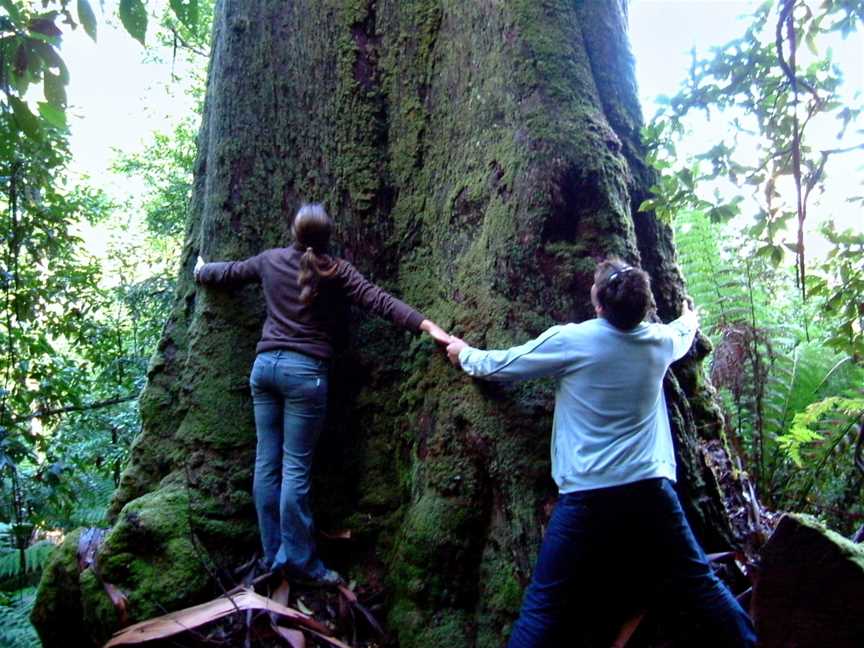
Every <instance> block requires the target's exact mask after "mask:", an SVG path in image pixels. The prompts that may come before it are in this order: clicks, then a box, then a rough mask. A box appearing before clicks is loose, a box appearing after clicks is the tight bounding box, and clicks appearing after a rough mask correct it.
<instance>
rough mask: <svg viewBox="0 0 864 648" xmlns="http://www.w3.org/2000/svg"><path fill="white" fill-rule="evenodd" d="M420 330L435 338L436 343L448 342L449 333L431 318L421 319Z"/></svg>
mask: <svg viewBox="0 0 864 648" xmlns="http://www.w3.org/2000/svg"><path fill="white" fill-rule="evenodd" d="M420 330H421V331H426V333H428V334H429V337H431V338H432V339H433V340H435V342H436V343H437V344H441V345H444V344H450V340H451V338H450V335H449V334H448V333H447V332H446V331H445V330H444V329H442V328H441V327H440V326H438V325H437V324H436V323H435V322H433V321H432V320H423V321H422V322H420Z"/></svg>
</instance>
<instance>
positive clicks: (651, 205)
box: [636, 198, 657, 212]
mask: <svg viewBox="0 0 864 648" xmlns="http://www.w3.org/2000/svg"><path fill="white" fill-rule="evenodd" d="M656 207H657V201H656V200H653V199H650V198H649V199H648V200H643V201H642V204H641V205H639V209H637V210H636V211H640V212H647V211H651V210H652V209H655V208H656Z"/></svg>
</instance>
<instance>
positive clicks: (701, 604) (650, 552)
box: [447, 259, 756, 648]
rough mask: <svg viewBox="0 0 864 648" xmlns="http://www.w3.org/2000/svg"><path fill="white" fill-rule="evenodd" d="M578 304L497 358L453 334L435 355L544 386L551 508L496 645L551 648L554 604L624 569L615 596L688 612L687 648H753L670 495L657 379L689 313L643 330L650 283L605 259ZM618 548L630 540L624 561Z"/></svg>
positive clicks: (558, 610) (680, 345)
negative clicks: (576, 318)
mask: <svg viewBox="0 0 864 648" xmlns="http://www.w3.org/2000/svg"><path fill="white" fill-rule="evenodd" d="M591 302H592V303H593V305H594V309H595V312H596V314H597V317H596V318H595V319H591V320H588V321H585V322H582V323H580V324H564V325H561V326H553V327H552V328H550V329H549V330H547V331H545V332H544V333H542V334H541V335H540V336H539V337H537V338H536V339H534V340H530V341H529V342H526V343H525V344H522V345H519V346H516V347H512V348H510V349H504V350H493V351H484V350H481V349H475V348H473V347H471V346H469V345H468V344H466V343H465V342H464V341H463V340H461V339H459V338H455V337H451V343H450V344H449V345H448V347H447V354H448V356H449V358H450V360H451V362H453V364H454V365H456V366H461V367H462V369H463V370H464V371H465V373H467V374H468V375H470V376H473V377H475V378H480V379H483V380H495V381H509V380H525V379H529V378H539V377H544V376H552V377H554V378H556V379H557V381H558V383H557V390H556V393H555V415H554V420H553V424H552V444H551V446H552V447H551V454H552V477H553V479H554V480H555V483H556V484H557V485H558V490H559V493H560V497H559V498H558V501H557V503H556V505H555V509H554V511H553V513H552V517H551V519H550V520H549V524H548V527H547V529H546V533H545V534H544V537H543V543H542V545H541V547H540V553H539V556H538V558H537V564H536V565H535V568H534V573H533V575H532V580H531V583H530V585H529V586H528V588H527V590H526V592H525V596H524V598H523V601H522V609H521V611H520V614H519V618H518V619H517V621H516V623H515V624H514V626H513V630H512V633H511V636H510V643H509V646H510V648H530V647H534V646H536V647H538V648H539V647H546V646H552V645H564V644H561V643H560V642H561V638H560V637H559V636H558V634H556V633H557V632H558V630H559V625H560V623H561V621H562V616H563V611H564V606H565V603H566V601H567V599H568V596H569V595H570V594H571V593H572V592H573V590H574V588H581V589H585V590H587V589H589V588H590V587H591V585H590V583H587V582H586V580H585V579H586V577H589V575H590V574H591V573H592V570H596V568H597V566H598V565H613V564H619V563H620V562H621V561H622V560H627V559H630V560H632V562H633V565H632V567H631V568H630V569H629V570H628V577H627V578H626V582H623V581H622V582H621V583H620V586H621V588H622V589H626V590H627V591H628V592H632V591H639V592H642V593H643V596H644V597H646V601H650V605H651V606H656V604H657V603H658V602H659V601H666V602H669V603H671V604H674V605H675V606H676V608H677V609H681V610H687V611H689V612H691V613H692V615H693V617H695V618H696V619H698V621H699V622H700V623H701V626H702V628H704V630H705V633H704V638H702V639H700V643H699V645H700V646H723V647H729V648H732V647H734V648H741V647H747V646H755V645H756V635H755V632H754V630H753V625H752V623H751V621H750V618H749V617H748V616H747V614H746V613H745V612H744V610H743V609H742V608H741V606H740V605H739V604H738V602H737V601H736V600H735V598H734V597H733V596H732V594H731V593H730V592H729V590H728V589H727V588H726V587H725V586H724V585H723V583H722V582H721V581H720V580H719V579H718V578H717V577H716V576H715V575H714V574H713V572H712V571H711V568H710V566H709V565H708V560H707V558H706V556H705V553H704V551H703V550H702V548H701V547H700V546H699V543H698V542H697V541H696V538H695V537H694V535H693V532H692V530H691V529H690V526H689V524H688V523H687V520H686V518H685V517H684V513H683V511H682V509H681V504H680V502H679V500H678V496H677V494H676V493H675V490H674V488H673V486H672V484H673V483H674V481H675V453H674V448H673V445H672V435H671V432H670V428H669V417H668V414H667V411H666V399H665V396H664V394H663V377H664V375H665V374H666V371H667V370H668V369H669V365H670V364H672V363H673V362H674V361H675V360H678V359H679V358H681V357H682V356H684V354H686V353H687V351H688V350H689V348H690V346H691V345H692V343H693V339H694V337H695V335H696V329H697V327H698V319H697V316H696V314H695V313H694V312H693V311H692V310H691V309H690V306H689V304H688V302H687V301H685V302H684V303H683V304H682V305H681V316H680V317H679V318H678V319H676V320H675V321H673V322H670V323H669V324H660V323H649V322H646V321H644V320H645V318H646V316H647V315H648V313H649V312H651V311H652V310H653V308H654V299H653V296H652V293H651V284H650V278H649V277H648V275H647V273H645V272H644V271H642V270H640V269H638V268H635V267H632V266H629V265H627V264H626V263H624V262H622V261H620V260H618V259H609V260H606V261H603V262H602V263H600V264H599V265H598V267H597V270H596V272H595V275H594V285H593V286H592V287H591ZM622 542H627V543H638V545H639V551H638V553H637V552H634V551H632V550H631V551H629V552H628V551H626V550H624V549H625V548H626V547H624V545H622ZM622 553H623V554H624V555H622ZM628 553H629V556H628V555H626V554H628ZM637 555H638V556H639V558H637V557H636V556H637ZM646 556H648V557H649V558H647V559H646V558H645V557H646ZM658 595H659V596H658ZM648 597H651V598H650V599H649V598H648Z"/></svg>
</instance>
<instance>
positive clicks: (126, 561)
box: [34, 0, 740, 647]
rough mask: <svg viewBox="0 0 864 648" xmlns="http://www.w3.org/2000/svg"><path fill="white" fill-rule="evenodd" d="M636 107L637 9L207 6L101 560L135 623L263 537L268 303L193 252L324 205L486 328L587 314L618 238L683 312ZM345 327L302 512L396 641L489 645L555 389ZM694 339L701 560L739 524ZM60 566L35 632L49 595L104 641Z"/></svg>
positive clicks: (685, 481) (513, 581) (209, 250)
mask: <svg viewBox="0 0 864 648" xmlns="http://www.w3.org/2000/svg"><path fill="white" fill-rule="evenodd" d="M641 123H642V118H641V113H640V109H639V105H638V101H637V95H636V87H635V81H634V76H633V61H632V57H631V53H630V49H629V45H628V41H627V35H626V2H625V0H610V1H609V2H573V1H572V0H566V1H565V0H557V1H556V0H546V1H544V2H537V1H535V0H499V1H488V2H461V1H459V2H454V1H442V0H411V1H406V0H341V1H337V0H322V1H318V0H315V1H313V0H307V1H303V2H301V1H298V2H289V3H286V2H277V1H275V0H269V1H266V0H221V1H218V2H217V7H216V19H215V27H214V36H213V46H212V60H211V67H210V74H209V82H208V91H207V100H206V108H205V112H204V119H203V123H202V127H201V133H200V137H199V156H198V161H197V165H196V172H195V189H194V197H193V201H192V205H191V209H190V215H189V221H188V229H187V238H186V245H185V248H184V251H183V257H182V264H181V271H180V280H179V287H178V293H177V298H176V304H175V308H174V311H173V313H172V315H171V318H170V320H169V321H168V322H167V324H166V327H165V332H164V336H163V339H162V341H161V343H160V345H159V350H158V352H157V353H156V355H155V357H154V359H153V361H152V363H151V367H150V373H149V385H148V387H147V389H146V391H145V392H144V395H143V396H142V399H141V411H142V416H143V419H144V431H143V433H142V434H141V436H140V437H139V438H138V439H137V441H136V442H135V445H134V449H133V453H132V459H131V461H130V465H129V467H128V468H127V469H126V471H125V472H124V474H123V478H122V482H121V485H120V488H119V490H118V491H117V494H116V497H115V501H114V505H113V513H114V515H115V522H114V526H113V528H112V529H111V531H110V532H109V533H108V535H107V537H106V539H105V542H104V544H103V545H102V548H101V550H100V552H99V555H98V561H99V570H100V575H101V578H102V579H103V580H104V581H106V582H110V583H113V584H114V585H116V586H117V587H119V588H120V589H122V590H123V591H125V592H127V593H128V594H129V616H130V621H135V620H140V619H142V618H146V617H147V616H148V615H151V614H153V613H154V612H155V611H157V610H158V609H161V608H163V607H164V608H168V609H171V608H176V607H179V606H181V605H183V604H187V603H190V602H194V601H196V599H198V598H199V597H201V596H203V595H204V594H205V593H207V592H208V591H209V590H210V589H211V588H212V587H213V584H212V582H211V580H210V576H209V575H208V572H214V573H223V572H224V571H226V570H227V569H228V567H229V566H231V565H236V564H239V563H240V562H241V561H243V560H245V559H247V558H248V557H249V555H251V553H252V552H253V551H254V550H255V549H256V547H257V542H258V539H257V531H256V525H255V516H254V510H253V507H252V505H251V498H250V490H251V470H252V463H253V456H254V445H255V432H254V426H253V419H252V405H251V399H250V394H249V390H248V387H247V380H248V374H249V369H250V367H251V364H252V361H253V357H254V348H255V343H256V341H257V339H258V335H259V332H260V325H261V320H262V309H263V304H262V298H261V295H260V292H259V291H258V289H257V288H255V287H249V288H244V289H242V290H239V291H233V292H228V291H221V292H220V291H217V290H206V289H202V288H199V287H197V286H195V284H194V283H193V281H192V272H191V271H192V266H193V264H194V261H195V258H196V255H197V254H199V253H200V254H201V255H202V256H203V257H204V258H205V259H207V260H208V261H209V260H222V259H237V258H244V257H248V256H250V255H253V254H255V253H257V252H259V251H260V250H263V249H265V248H268V247H272V246H278V245H284V244H286V243H287V242H288V241H289V240H290V235H289V226H290V217H291V215H292V214H293V213H294V211H296V209H297V207H298V206H299V204H300V203H301V201H305V200H314V201H323V202H324V203H325V204H326V205H327V207H328V209H329V211H330V212H331V214H333V215H334V217H335V220H336V222H337V228H338V241H339V244H338V250H337V252H338V253H340V254H341V255H343V256H345V257H346V258H348V259H349V260H351V261H352V262H353V263H355V265H357V266H358V267H359V268H360V269H361V271H363V272H364V273H366V274H367V275H368V276H369V277H370V278H371V279H373V280H374V281H376V282H378V283H380V284H382V285H383V286H385V287H386V288H387V289H389V290H391V291H392V292H394V293H395V294H397V295H399V296H401V297H402V298H403V299H404V300H405V301H407V302H409V303H411V304H412V305H414V306H416V307H418V308H419V309H421V310H423V311H424V312H425V313H426V315H427V316H428V317H429V318H431V319H434V320H435V321H437V322H438V323H440V324H441V325H442V326H444V327H445V328H448V329H450V330H451V331H452V332H454V333H456V334H458V335H460V336H462V337H464V338H465V339H466V340H467V341H469V342H470V343H472V344H474V345H477V346H481V347H505V346H509V345H512V344H515V343H519V342H522V341H524V340H526V339H528V338H529V337H531V336H535V335H537V334H539V333H540V332H542V331H543V330H544V329H546V328H547V327H549V326H551V325H553V324H556V323H561V322H567V321H581V320H584V319H586V318H589V317H591V316H592V315H593V311H592V308H591V306H590V301H589V288H590V286H591V283H592V276H593V271H594V267H595V264H596V262H597V261H598V260H600V259H602V258H604V257H606V256H608V255H618V256H620V257H622V258H624V259H626V260H628V261H629V262H631V263H640V264H641V265H642V267H644V268H645V269H646V270H648V271H649V272H650V273H651V275H652V277H653V287H654V292H655V296H656V301H657V304H658V313H659V316H660V317H661V318H662V319H664V320H668V319H671V318H673V317H675V316H676V315H677V313H678V308H679V304H680V301H681V299H682V297H683V295H684V287H683V282H682V279H681V276H680V273H679V270H678V267H677V265H676V262H675V252H674V246H673V242H672V235H671V232H670V230H669V228H668V227H667V226H666V225H664V224H662V223H660V222H658V221H657V220H656V219H655V218H654V216H653V215H652V214H650V213H637V209H638V206H639V204H640V203H641V201H642V200H643V199H644V198H645V197H647V195H648V187H649V186H650V185H651V184H652V182H653V175H652V172H651V171H650V170H649V169H648V168H647V167H646V165H645V163H644V157H643V149H642V146H641V144H640V142H639V128H640V127H641ZM350 321H351V343H350V347H349V349H350V350H349V351H348V352H347V353H345V354H343V355H342V356H340V357H339V358H338V359H337V361H336V363H335V366H334V370H333V378H334V380H333V382H334V386H333V392H334V393H333V401H334V404H333V407H331V411H332V412H333V414H334V415H333V416H332V420H331V423H330V426H329V430H328V432H327V433H326V435H325V437H324V438H323V439H322V442H321V444H320V446H319V452H318V458H317V465H316V489H317V490H316V493H317V497H316V506H315V513H316V519H317V521H318V524H319V526H320V527H321V528H322V529H337V528H350V529H351V530H352V533H353V539H352V541H351V543H350V546H349V549H347V550H345V549H342V550H337V551H330V552H327V547H326V546H325V547H324V548H323V549H324V550H325V556H326V558H327V559H328V560H329V561H330V562H332V563H333V564H334V565H335V566H336V567H337V568H340V569H342V570H347V571H348V573H349V574H350V575H351V577H356V578H357V579H358V580H360V581H361V582H366V583H372V584H375V585H376V586H379V587H381V588H383V589H385V590H386V592H387V595H388V596H387V601H388V606H387V609H388V618H387V623H388V627H389V629H390V630H391V631H392V633H393V634H394V636H395V638H396V639H397V640H398V642H399V645H401V646H404V647H409V646H424V647H429V646H438V645H442V646H443V645H448V646H449V645H471V646H498V645H501V644H502V643H503V642H504V641H505V639H506V636H507V634H508V628H509V624H510V622H511V621H512V620H513V618H514V617H515V614H516V612H517V610H518V605H519V602H520V599H521V593H522V589H523V587H524V585H525V584H526V583H527V581H528V578H529V576H530V571H531V567H532V564H533V561H534V559H535V557H536V553H537V549H538V547H539V543H540V538H541V536H542V529H543V525H544V523H545V520H546V516H547V514H548V510H549V505H550V504H551V503H552V502H553V501H554V497H555V491H554V485H553V483H552V481H551V479H550V477H549V468H550V466H549V445H548V440H549V436H550V429H551V409H552V398H553V394H552V389H551V387H550V385H549V384H548V383H546V382H542V381H539V382H538V381H532V382H529V383H524V384H518V385H509V386H499V385H488V384H482V383H478V382H473V381H472V380H470V379H468V378H467V377H466V376H464V375H463V374H461V372H457V371H454V370H453V368H452V367H450V366H449V365H448V364H447V362H446V358H445V357H444V356H443V355H442V354H441V353H440V352H436V350H435V349H434V348H433V345H432V344H431V342H428V341H417V340H414V339H411V338H410V337H409V336H408V335H407V334H403V333H401V332H399V331H397V330H395V329H394V328H393V327H391V326H390V325H389V324H387V323H384V322H381V321H378V320H375V319H373V318H370V317H368V316H366V315H364V314H362V313H352V316H351V319H350ZM706 352H707V343H706V342H704V341H700V342H699V343H698V344H697V345H696V347H695V349H694V351H692V352H691V354H690V355H688V356H687V357H686V358H685V359H684V360H682V361H681V362H680V363H678V365H677V366H676V368H675V371H674V373H671V372H670V374H669V376H668V378H667V381H666V395H667V399H668V404H669V409H670V417H671V420H672V423H673V428H674V434H675V438H676V442H677V449H678V458H679V464H680V467H679V473H680V479H679V485H680V492H681V494H682V499H683V500H684V502H685V505H686V508H687V512H688V514H689V516H690V519H691V522H692V524H693V525H694V528H695V530H696V531H697V534H698V535H699V536H700V538H701V539H702V541H703V542H704V543H705V545H706V548H707V549H709V550H712V549H719V548H726V547H728V546H730V545H732V544H734V543H736V542H737V541H738V540H739V539H740V538H738V537H737V535H738V532H737V531H736V530H734V528H733V525H731V524H730V521H729V518H728V516H727V514H726V511H725V509H724V504H723V500H722V497H721V494H720V490H719V489H718V486H717V482H716V480H715V478H714V476H713V474H712V473H711V470H710V469H709V468H708V467H707V466H706V463H705V461H704V453H703V452H702V443H703V441H702V440H703V439H715V440H716V439H717V438H719V435H720V430H721V425H720V420H719V415H718V410H717V408H716V404H715V403H714V401H713V397H712V393H711V390H710V387H709V386H707V385H705V384H704V383H703V379H702V373H701V369H700V360H701V358H702V357H703V356H704V355H705V353H706ZM721 454H722V452H721ZM634 543H637V544H638V538H634ZM67 554H68V552H67ZM59 569H60V568H59V567H58V568H57V569H56V570H55V571H57V570H59ZM220 570H221V571H220ZM60 571H62V570H60ZM68 571H69V570H67V571H62V574H63V575H64V577H63V578H59V579H57V582H58V583H61V584H65V585H63V586H64V587H66V590H61V589H60V587H59V585H58V586H57V587H52V582H51V580H50V579H48V578H46V579H45V580H44V581H43V585H42V589H41V590H40V596H39V603H38V604H37V611H36V613H35V614H34V619H35V620H36V623H37V625H39V626H40V632H41V633H42V637H43V640H45V645H46V646H50V645H54V644H53V643H51V641H50V640H49V639H46V637H48V635H49V634H50V633H49V632H48V631H47V630H46V627H47V624H48V623H49V622H48V621H47V620H46V619H47V618H48V615H49V612H51V611H54V612H56V611H57V610H58V609H59V608H60V607H62V600H73V599H74V601H75V603H74V605H78V606H79V608H80V607H81V606H83V608H84V609H85V610H87V609H90V610H97V611H100V612H99V614H101V616H99V615H97V614H96V613H95V612H94V613H93V614H91V617H96V616H98V618H100V619H102V621H101V625H100V624H97V623H94V624H91V628H90V631H91V632H93V633H95V635H96V636H97V638H99V639H101V638H104V635H105V633H106V632H108V631H109V629H110V627H111V624H112V619H111V612H110V609H109V610H106V609H105V606H104V602H103V601H100V600H97V598H98V593H99V592H98V591H97V590H98V588H90V589H89V590H88V589H86V588H83V587H81V588H79V589H78V591H77V592H69V591H68V582H69V578H68V573H67V572H68ZM58 573H60V572H58ZM93 592H96V593H95V594H94V593H93ZM61 594H62V597H65V598H63V599H62V600H61ZM40 620H41V621H40ZM94 628H95V630H94ZM100 633H101V634H100ZM64 639H66V641H67V642H68V636H65V637H64ZM57 645H59V644H57Z"/></svg>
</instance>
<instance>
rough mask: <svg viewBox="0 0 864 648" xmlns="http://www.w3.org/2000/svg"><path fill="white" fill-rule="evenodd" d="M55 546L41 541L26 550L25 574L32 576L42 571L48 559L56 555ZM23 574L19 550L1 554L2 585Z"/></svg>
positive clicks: (46, 541) (0, 582) (0, 581)
mask: <svg viewBox="0 0 864 648" xmlns="http://www.w3.org/2000/svg"><path fill="white" fill-rule="evenodd" d="M54 549H55V545H54V543H53V542H51V541H49V540H40V541H39V542H36V543H34V544H32V545H30V546H29V547H27V548H26V549H25V550H24V558H25V562H26V565H25V568H24V574H32V573H36V572H39V571H41V570H42V568H43V567H44V566H45V565H46V563H47V562H48V559H49V558H50V557H51V555H52V554H53V553H54ZM24 574H22V573H21V564H20V561H19V554H18V551H17V550H8V551H4V552H2V553H0V585H2V583H3V581H7V580H12V579H14V578H15V577H18V576H22V575H24Z"/></svg>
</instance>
